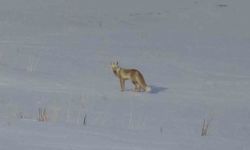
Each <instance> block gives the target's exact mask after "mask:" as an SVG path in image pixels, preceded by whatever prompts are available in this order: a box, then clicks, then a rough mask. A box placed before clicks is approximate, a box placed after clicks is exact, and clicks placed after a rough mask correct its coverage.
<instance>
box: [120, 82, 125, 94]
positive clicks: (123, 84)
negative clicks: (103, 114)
mask: <svg viewBox="0 0 250 150" xmlns="http://www.w3.org/2000/svg"><path fill="white" fill-rule="evenodd" d="M120 85H121V91H122V92H123V91H124V89H125V80H123V79H120Z"/></svg>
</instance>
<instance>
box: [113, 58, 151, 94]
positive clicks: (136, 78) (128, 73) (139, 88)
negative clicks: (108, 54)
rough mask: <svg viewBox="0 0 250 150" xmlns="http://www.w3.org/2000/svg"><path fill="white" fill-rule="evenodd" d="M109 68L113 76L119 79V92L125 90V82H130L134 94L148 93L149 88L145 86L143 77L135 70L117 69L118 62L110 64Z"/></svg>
mask: <svg viewBox="0 0 250 150" xmlns="http://www.w3.org/2000/svg"><path fill="white" fill-rule="evenodd" d="M111 67H112V70H113V73H114V74H115V76H117V77H118V78H119V79H120V86H121V91H124V89H125V80H131V81H132V83H133V84H134V86H135V89H134V91H136V92H145V91H146V92H150V91H151V88H150V87H149V86H148V85H147V84H146V82H145V80H144V78H143V75H142V73H141V72H140V71H138V70H137V69H124V68H121V67H119V65H118V62H116V63H114V62H112V63H111Z"/></svg>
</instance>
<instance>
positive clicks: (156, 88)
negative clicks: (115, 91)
mask: <svg viewBox="0 0 250 150" xmlns="http://www.w3.org/2000/svg"><path fill="white" fill-rule="evenodd" d="M150 87H151V91H150V92H149V93H151V94H157V93H160V92H163V91H165V90H167V89H168V88H166V87H160V86H154V85H150Z"/></svg>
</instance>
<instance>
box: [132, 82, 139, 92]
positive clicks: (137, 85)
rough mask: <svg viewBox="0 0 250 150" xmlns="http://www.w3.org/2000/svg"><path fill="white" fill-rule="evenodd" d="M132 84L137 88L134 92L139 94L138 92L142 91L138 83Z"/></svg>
mask: <svg viewBox="0 0 250 150" xmlns="http://www.w3.org/2000/svg"><path fill="white" fill-rule="evenodd" d="M132 83H133V84H134V86H135V88H134V91H135V92H138V91H139V90H140V86H139V84H138V83H137V82H136V81H132Z"/></svg>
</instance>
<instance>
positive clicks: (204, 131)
mask: <svg viewBox="0 0 250 150" xmlns="http://www.w3.org/2000/svg"><path fill="white" fill-rule="evenodd" d="M208 126H209V122H208V121H206V120H205V119H204V121H203V125H202V129H201V136H207V131H208Z"/></svg>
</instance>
